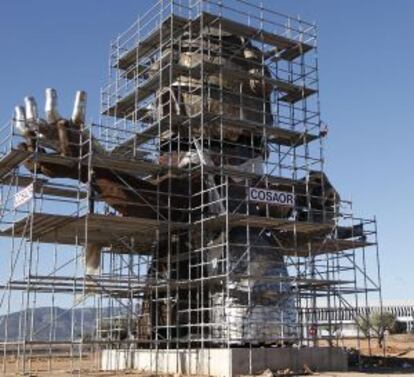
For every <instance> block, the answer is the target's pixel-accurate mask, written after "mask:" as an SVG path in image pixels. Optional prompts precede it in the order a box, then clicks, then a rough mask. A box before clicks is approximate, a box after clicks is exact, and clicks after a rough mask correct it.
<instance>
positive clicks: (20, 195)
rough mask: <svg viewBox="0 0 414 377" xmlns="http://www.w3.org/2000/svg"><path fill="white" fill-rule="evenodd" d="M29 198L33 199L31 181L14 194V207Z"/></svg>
mask: <svg viewBox="0 0 414 377" xmlns="http://www.w3.org/2000/svg"><path fill="white" fill-rule="evenodd" d="M31 199H33V183H32V184H31V185H29V186H27V187H25V188H24V189H22V190H20V191H18V192H17V193H16V194H14V208H17V207H20V206H21V205H23V204H24V203H27V202H28V201H29V200H31Z"/></svg>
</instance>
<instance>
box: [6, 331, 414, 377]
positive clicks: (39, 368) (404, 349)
mask: <svg viewBox="0 0 414 377" xmlns="http://www.w3.org/2000/svg"><path fill="white" fill-rule="evenodd" d="M338 345H340V346H344V347H348V348H354V347H355V342H354V341H353V342H351V341H345V342H344V343H342V344H338ZM321 346H322V344H321ZM360 349H361V351H362V354H363V355H364V356H365V357H364V358H363V367H364V372H354V371H350V372H346V373H344V372H324V373H317V372H315V373H313V375H314V376H324V377H343V376H349V377H362V376H370V377H380V376H381V377H384V376H393V377H398V376H401V377H403V376H404V377H405V376H414V336H392V337H390V338H389V339H388V341H387V347H386V357H385V358H384V357H383V356H384V349H380V348H378V347H377V345H376V343H375V341H372V342H371V352H369V347H368V342H367V341H364V342H363V343H361V344H360ZM369 354H371V356H373V358H369ZM26 363H27V364H26V370H30V373H27V374H24V375H25V376H28V377H46V376H47V377H51V376H53V377H69V376H70V377H73V376H86V377H111V376H129V377H138V376H139V377H153V376H155V374H151V373H144V372H142V371H130V370H128V371H118V372H102V371H99V370H98V368H97V365H99V362H98V360H97V359H96V358H94V357H93V356H88V357H84V358H82V360H80V358H79V357H77V358H70V357H69V356H65V355H64V354H63V355H61V356H58V357H55V356H54V357H53V358H50V357H48V356H47V355H43V356H38V357H32V358H31V359H30V360H26ZM22 370H23V368H22V361H21V360H18V359H17V358H16V357H15V356H8V357H6V358H5V359H4V358H3V357H1V356H0V376H4V377H8V376H23V374H22V373H21V371H22ZM286 375H289V376H293V375H295V374H291V373H290V374H286ZM296 375H298V374H296ZM275 376H277V374H276V373H275ZM164 377H167V375H165V376H164ZM170 377H173V376H172V375H171V376H170ZM174 377H178V376H174ZM194 377H196V376H194ZM197 377H199V376H197ZM204 377H206V376H204Z"/></svg>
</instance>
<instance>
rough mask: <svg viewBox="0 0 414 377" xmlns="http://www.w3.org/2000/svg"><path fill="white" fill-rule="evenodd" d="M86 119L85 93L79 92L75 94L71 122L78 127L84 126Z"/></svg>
mask: <svg viewBox="0 0 414 377" xmlns="http://www.w3.org/2000/svg"><path fill="white" fill-rule="evenodd" d="M85 117H86V92H85V91H83V90H79V91H77V92H76V97H75V103H74V105H73V112H72V122H73V123H74V124H75V125H77V126H78V127H80V126H81V125H83V124H85Z"/></svg>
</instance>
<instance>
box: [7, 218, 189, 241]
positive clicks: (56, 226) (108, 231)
mask: <svg viewBox="0 0 414 377" xmlns="http://www.w3.org/2000/svg"><path fill="white" fill-rule="evenodd" d="M30 221H31V219H30V216H27V217H24V218H23V219H21V220H19V221H17V222H16V223H15V224H13V225H11V226H9V227H7V228H6V229H3V230H2V231H1V232H0V235H1V236H5V237H11V236H13V235H14V236H15V237H23V238H26V239H29V237H30V234H29V229H30V228H29V224H30ZM166 225H167V222H166V221H159V220H153V219H147V218H135V217H121V216H106V215H96V214H92V215H85V216H79V217H77V216H65V215H54V214H45V213H34V214H33V236H32V239H33V240H39V241H40V242H44V243H59V244H66V245H76V244H82V243H84V242H86V241H87V242H91V243H98V244H101V245H103V246H105V245H107V246H111V245H113V244H119V240H120V239H121V238H123V237H126V238H129V237H135V238H136V240H135V242H136V244H140V243H144V244H147V245H149V244H150V243H151V242H153V241H154V240H155V239H156V235H155V231H156V230H160V231H161V235H162V234H163V229H166ZM185 227H187V225H186V224H184V223H173V224H172V226H171V229H172V231H176V230H179V229H184V228H185ZM86 231H87V237H86V235H85V232H86ZM121 245H122V244H121Z"/></svg>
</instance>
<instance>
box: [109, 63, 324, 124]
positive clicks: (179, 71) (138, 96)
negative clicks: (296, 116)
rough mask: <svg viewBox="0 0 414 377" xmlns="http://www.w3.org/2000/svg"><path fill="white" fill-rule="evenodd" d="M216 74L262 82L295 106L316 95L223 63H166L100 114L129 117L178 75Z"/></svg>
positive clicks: (284, 100) (292, 85) (282, 81)
mask: <svg viewBox="0 0 414 377" xmlns="http://www.w3.org/2000/svg"><path fill="white" fill-rule="evenodd" d="M170 68H171V72H170ZM220 71H221V72H222V73H223V74H224V75H226V76H227V77H230V78H234V79H240V80H243V81H244V80H249V79H257V80H263V81H265V82H267V83H268V84H270V85H272V86H273V87H274V89H275V90H278V91H280V92H283V93H285V95H283V96H281V97H280V98H279V100H280V101H283V102H288V103H295V102H297V101H300V100H302V99H305V98H307V97H309V96H311V95H313V94H315V93H316V92H317V91H316V90H315V89H312V88H307V87H304V86H300V85H296V84H293V83H290V82H288V81H284V80H279V79H274V78H271V77H265V76H261V75H257V74H250V75H249V74H248V73H247V72H246V71H242V70H237V69H229V68H227V67H226V66H225V65H223V64H216V63H212V62H205V61H204V62H199V63H198V64H196V65H194V66H193V67H191V68H189V67H186V66H183V65H181V64H177V63H172V67H171V65H170V64H169V65H167V66H165V67H163V68H162V69H161V70H160V71H159V72H158V73H157V74H156V75H154V76H152V77H151V78H149V79H148V80H147V81H145V83H143V84H141V85H139V86H138V87H137V88H136V89H135V90H134V91H133V92H131V93H130V94H127V95H125V96H124V97H123V98H121V99H120V100H119V101H117V102H116V103H115V104H113V105H112V106H111V107H109V108H108V109H106V110H105V111H104V112H103V115H108V116H114V117H117V118H124V117H126V116H129V115H130V114H131V113H133V112H134V111H135V110H136V109H137V107H138V105H137V104H138V103H139V102H140V101H142V100H144V99H146V98H147V97H149V96H150V95H153V94H155V93H156V91H157V90H158V89H159V88H162V87H165V86H169V85H170V84H171V83H172V82H174V81H175V80H176V79H177V78H178V77H179V76H188V77H191V78H195V79H199V78H200V77H201V74H202V73H204V74H208V73H210V74H211V73H218V72H220ZM259 99H260V98H259Z"/></svg>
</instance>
